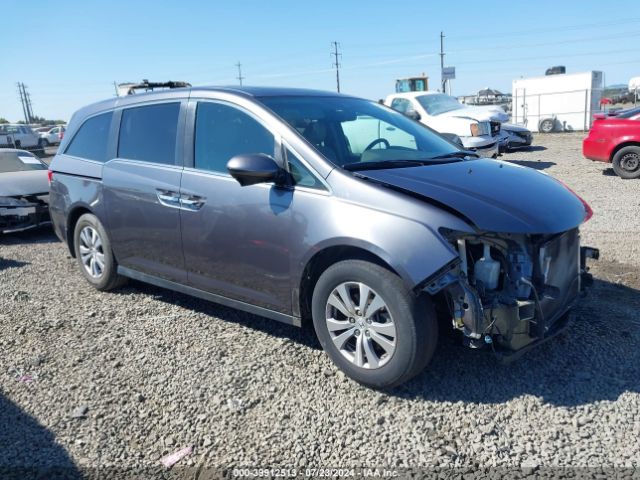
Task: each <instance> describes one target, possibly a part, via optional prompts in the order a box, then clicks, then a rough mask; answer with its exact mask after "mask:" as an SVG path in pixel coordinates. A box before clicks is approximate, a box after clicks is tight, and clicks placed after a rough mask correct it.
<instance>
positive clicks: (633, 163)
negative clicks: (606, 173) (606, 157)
mask: <svg viewBox="0 0 640 480" xmlns="http://www.w3.org/2000/svg"><path fill="white" fill-rule="evenodd" d="M611 163H612V164H613V171H614V172H616V175H618V176H619V177H620V178H625V179H631V178H640V147H634V146H630V147H624V148H621V149H620V150H618V151H617V152H616V154H615V155H614V156H613V160H612V161H611Z"/></svg>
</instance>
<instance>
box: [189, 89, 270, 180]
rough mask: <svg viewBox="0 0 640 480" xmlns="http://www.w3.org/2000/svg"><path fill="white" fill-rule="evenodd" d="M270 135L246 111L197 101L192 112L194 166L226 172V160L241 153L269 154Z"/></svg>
mask: <svg viewBox="0 0 640 480" xmlns="http://www.w3.org/2000/svg"><path fill="white" fill-rule="evenodd" d="M273 150H274V139H273V135H271V133H270V132H269V131H268V130H267V129H266V128H264V127H263V126H262V125H260V124H259V123H258V122H257V121H256V120H255V119H253V118H252V117H250V116H249V115H248V114H246V113H244V112H242V111H241V110H238V109H237V108H235V107H231V106H229V105H223V104H220V103H210V102H201V103H199V104H198V110H197V112H196V139H195V167H196V168H201V169H204V170H210V171H214V172H225V173H226V172H227V162H228V161H229V160H230V159H231V158H232V157H235V156H236V155H240V154H244V153H266V154H267V155H272V156H273Z"/></svg>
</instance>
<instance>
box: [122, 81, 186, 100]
mask: <svg viewBox="0 0 640 480" xmlns="http://www.w3.org/2000/svg"><path fill="white" fill-rule="evenodd" d="M190 86H191V84H190V83H188V82H179V81H168V82H150V81H149V80H147V79H144V80H142V82H141V83H119V84H118V96H119V97H124V96H126V95H133V94H134V93H136V90H144V91H145V92H150V91H151V92H152V91H153V90H154V89H156V88H185V87H190Z"/></svg>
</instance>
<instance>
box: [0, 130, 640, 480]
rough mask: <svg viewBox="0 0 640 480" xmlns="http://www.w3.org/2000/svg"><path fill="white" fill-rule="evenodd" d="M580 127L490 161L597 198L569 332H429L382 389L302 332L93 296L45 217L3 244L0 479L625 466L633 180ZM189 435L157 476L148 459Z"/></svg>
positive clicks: (212, 308)
mask: <svg viewBox="0 0 640 480" xmlns="http://www.w3.org/2000/svg"><path fill="white" fill-rule="evenodd" d="M581 138H582V135H579V134H558V135H549V136H538V137H536V139H535V143H536V144H537V145H544V147H542V146H537V147H535V148H534V149H532V150H531V151H526V152H519V153H510V154H507V155H505V156H503V157H502V158H503V159H505V160H508V161H514V162H517V163H519V164H521V165H526V166H531V167H534V168H538V169H542V170H543V171H545V172H547V173H549V174H551V175H554V176H556V177H558V178H560V179H562V180H563V181H565V182H567V183H568V184H569V185H571V187H572V188H573V189H574V190H576V191H577V192H578V193H579V194H580V195H582V196H583V197H584V198H585V199H586V200H587V201H588V202H589V203H590V204H591V205H592V207H593V208H594V210H595V216H594V218H593V219H592V220H591V221H590V222H589V223H587V224H586V226H585V228H584V241H585V243H588V244H591V245H593V246H596V247H599V248H600V249H601V254H602V256H601V261H600V262H598V263H597V264H596V266H594V268H593V272H594V274H595V277H596V281H595V285H594V287H593V289H592V291H591V293H590V296H588V297H587V298H585V299H584V303H583V304H582V305H581V306H580V307H579V308H578V309H577V311H576V321H575V323H574V325H573V327H572V329H571V330H570V332H568V333H566V334H564V335H563V336H561V337H559V338H557V339H554V340H553V341H551V342H548V343H547V344H545V345H543V346H541V347H539V348H538V349H536V350H534V351H533V352H531V353H530V354H529V355H527V356H526V357H524V358H523V359H522V360H521V361H519V362H517V363H515V364H512V365H509V366H504V365H501V364H499V363H498V362H497V361H496V360H495V359H494V358H493V357H492V355H491V354H490V353H488V352H478V351H470V350H467V349H464V348H463V347H461V346H459V345H458V344H457V342H455V341H454V340H453V339H452V338H451V336H448V335H444V334H443V335H441V340H440V345H439V348H438V351H437V352H436V355H435V358H434V360H433V362H432V364H431V365H430V367H429V368H428V369H427V370H425V372H424V373H422V374H421V375H420V376H418V377H417V378H416V379H414V380H413V381H411V382H410V383H408V384H406V385H404V386H402V387H400V388H398V389H395V390H393V391H391V392H386V393H381V392H377V391H374V390H370V389H367V388H364V387H361V386H359V385H357V384H355V383H354V382H352V381H349V380H348V379H346V378H345V376H344V375H343V374H341V373H340V372H338V371H337V370H336V368H334V367H333V365H332V364H331V363H330V362H329V360H328V358H327V357H326V356H325V355H324V354H323V352H322V351H321V350H320V349H319V347H318V344H317V342H316V341H315V339H314V337H313V335H312V334H311V333H310V332H308V331H302V330H298V329H296V328H294V327H288V326H285V325H280V324H277V323H275V322H271V321H269V320H266V319H263V318H260V317H255V316H252V315H248V314H245V313H241V312H238V311H234V310H231V309H227V308H224V307H220V306H217V305H214V304H211V303H207V302H204V301H200V300H197V299H192V298H189V297H187V296H184V295H180V294H176V293H172V292H169V291H166V290H162V289H158V288H155V287H151V286H147V285H143V284H140V283H135V282H134V283H131V284H130V285H129V286H127V287H125V288H122V289H120V290H118V291H116V292H113V293H100V292H97V291H95V290H93V289H92V288H91V287H90V286H89V285H88V284H87V283H86V282H85V281H84V280H83V278H82V277H81V275H80V273H79V271H78V269H77V266H76V264H75V261H74V260H73V259H72V258H70V256H69V255H68V252H67V250H66V248H65V247H64V246H63V245H62V244H61V243H59V242H58V241H57V239H56V238H55V237H54V235H53V234H52V233H51V232H50V231H49V230H40V231H36V232H30V233H23V234H17V235H8V236H5V237H4V238H0V328H1V331H2V334H0V367H1V370H0V477H2V473H3V472H4V473H5V474H6V475H9V476H10V475H11V474H13V475H14V476H17V477H19V476H20V475H21V474H22V473H24V472H21V473H19V472H20V471H19V470H17V469H18V468H20V467H27V468H44V467H50V466H58V467H61V468H64V469H65V470H64V472H66V473H67V474H69V475H74V474H79V472H81V471H82V472H83V473H84V474H89V475H90V474H96V473H97V472H102V473H101V474H99V475H100V476H109V475H115V474H117V473H120V474H123V475H129V474H131V473H132V472H135V471H140V470H141V469H146V470H145V471H146V472H147V473H148V474H149V476H154V477H159V476H164V475H175V476H179V477H185V478H195V477H198V474H197V473H194V472H193V471H191V470H188V467H192V468H196V467H200V468H205V470H204V472H205V473H206V472H207V471H211V470H207V469H216V468H230V467H234V466H245V467H269V466H271V467H285V466H288V467H292V468H298V469H300V468H302V467H313V468H320V467H335V468H352V467H357V466H369V467H387V468H392V469H399V470H397V471H398V472H400V474H401V475H402V472H406V470H404V469H414V470H417V471H418V472H422V473H425V472H433V468H434V467H438V466H439V467H443V468H444V467H457V468H459V470H455V472H457V473H464V472H471V471H473V472H475V473H476V475H478V476H485V475H487V474H488V473H491V472H495V473H497V474H504V473H505V472H506V471H507V469H509V470H510V472H511V473H510V474H509V475H510V476H511V475H513V474H514V473H518V474H533V475H541V474H545V475H547V474H548V475H552V476H554V475H559V474H563V475H567V476H569V477H570V476H580V477H584V476H593V477H598V476H600V478H602V476H604V477H610V476H612V475H613V474H615V475H618V476H619V477H620V476H622V475H632V474H633V472H634V469H635V475H638V470H637V469H638V467H639V466H640V443H639V440H638V438H639V436H640V415H639V413H640V349H639V348H638V344H639V341H640V313H639V312H640V293H639V289H640V255H638V248H639V247H638V245H637V243H634V240H637V238H638V235H639V234H640V215H638V212H639V209H638V204H639V200H638V195H637V193H638V191H639V189H640V182H639V181H624V180H620V179H619V178H617V177H615V176H613V175H612V172H611V171H610V170H609V169H607V168H606V167H605V166H604V165H601V164H597V163H591V162H589V161H587V160H584V159H583V158H582V156H581V154H580V150H581V144H580V140H581ZM545 147H546V149H545ZM532 201H535V199H532ZM186 446H193V452H192V453H191V454H190V455H188V456H187V457H186V458H184V459H182V460H181V461H180V462H179V464H178V465H177V466H176V467H174V469H173V470H171V471H170V472H169V473H166V472H164V473H163V467H161V466H160V463H159V459H160V458H161V457H163V456H164V455H166V454H168V453H172V452H174V451H176V450H179V449H181V448H183V447H186ZM96 467H100V468H102V469H104V470H102V471H98V470H95V468H96ZM610 468H616V470H608V469H610ZM625 468H626V470H623V469H625ZM483 469H484V470H483ZM603 469H604V470H603ZM201 472H203V470H201ZM107 473H108V474H109V475H107ZM218 473H220V472H219V471H218ZM303 473H304V472H303ZM311 473H313V472H311ZM199 478H205V476H204V475H200V476H199Z"/></svg>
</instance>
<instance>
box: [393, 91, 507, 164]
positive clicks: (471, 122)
mask: <svg viewBox="0 0 640 480" xmlns="http://www.w3.org/2000/svg"><path fill="white" fill-rule="evenodd" d="M384 103H385V105H387V106H388V107H391V108H393V109H394V110H397V111H399V112H401V113H404V114H405V115H407V116H408V117H411V118H413V119H414V120H417V121H419V122H421V123H423V124H424V125H426V126H428V127H430V128H432V129H434V130H435V131H436V132H439V133H443V134H453V135H457V136H458V137H459V138H460V140H461V141H462V145H463V146H464V148H466V149H468V150H473V151H475V152H477V153H479V154H480V155H483V156H486V157H496V156H497V155H498V149H499V141H500V123H501V122H502V121H505V120H506V119H507V118H508V117H507V114H506V113H505V112H504V110H502V109H501V108H500V107H494V106H492V107H494V108H498V109H500V111H502V116H500V117H499V118H500V119H499V120H498V119H493V118H490V117H491V115H488V109H487V107H479V109H475V108H473V107H467V106H465V105H462V104H461V103H460V102H458V100H457V99H455V98H454V97H451V96H449V95H445V94H443V93H439V92H405V93H394V94H392V95H389V96H388V97H387V98H386V100H385V102H384Z"/></svg>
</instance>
